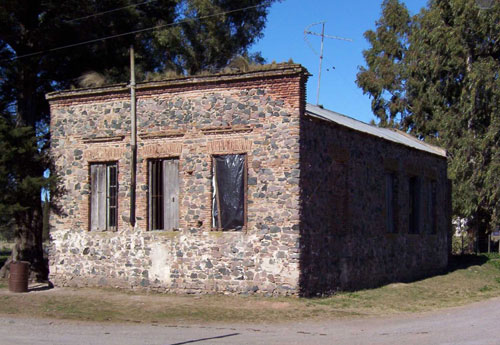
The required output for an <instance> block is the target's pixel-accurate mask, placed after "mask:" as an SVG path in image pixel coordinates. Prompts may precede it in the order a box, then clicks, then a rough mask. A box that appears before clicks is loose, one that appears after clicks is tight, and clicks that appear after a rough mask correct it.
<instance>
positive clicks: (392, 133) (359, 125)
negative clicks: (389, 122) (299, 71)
mask: <svg viewBox="0 0 500 345" xmlns="http://www.w3.org/2000/svg"><path fill="white" fill-rule="evenodd" d="M306 115H309V116H312V117H316V118H319V119H322V120H327V121H331V122H335V123H336V124H339V125H341V126H344V127H347V128H350V129H352V130H355V131H358V132H362V133H366V134H370V135H373V136H376V137H379V138H382V139H385V140H389V141H392V142H395V143H398V144H402V145H405V146H408V147H412V148H414V149H417V150H421V151H425V152H429V153H432V154H435V155H438V156H442V157H446V150H444V149H442V148H440V147H437V146H434V145H430V144H427V143H425V142H423V141H421V140H418V139H417V138H415V137H413V136H411V135H409V134H407V133H404V132H401V131H398V130H396V129H389V128H380V127H376V126H372V125H369V124H367V123H364V122H361V121H358V120H355V119H353V118H351V117H349V116H345V115H342V114H339V113H336V112H334V111H331V110H328V109H324V108H321V107H318V106H316V105H312V104H307V105H306Z"/></svg>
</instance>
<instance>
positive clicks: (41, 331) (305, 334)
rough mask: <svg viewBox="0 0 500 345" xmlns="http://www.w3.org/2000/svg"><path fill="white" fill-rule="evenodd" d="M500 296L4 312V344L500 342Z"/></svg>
mask: <svg viewBox="0 0 500 345" xmlns="http://www.w3.org/2000/svg"><path fill="white" fill-rule="evenodd" d="M499 328H500V298H495V299H491V300H488V301H483V302H480V303H475V304H471V305H467V306H463V307H458V308H451V309H445V310H440V311H437V312H430V313H421V314H408V315H398V316H392V317H384V318H359V319H337V320H332V321H321V322H314V323H313V322H300V323H286V324H251V325H250V324H248V325H243V324H217V325H182V324H172V325H160V324H157V325H155V324H110V323H89V322H75V321H61V320H49V319H27V318H14V317H0V344H1V345H39V344H50V345H181V344H200V345H202V344H203V345H205V344H286V345H292V344H329V345H331V344H346V345H356V344H363V345H364V344H370V345H378V344H384V345H391V344H397V345H401V344H402V345H412V344H418V345H425V344H429V345H430V344H432V345H438V344H439V345H444V344H450V345H451V344H453V345H473V344H477V345H493V344H495V345H500V331H499Z"/></svg>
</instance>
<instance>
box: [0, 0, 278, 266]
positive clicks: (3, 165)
mask: <svg viewBox="0 0 500 345" xmlns="http://www.w3.org/2000/svg"><path fill="white" fill-rule="evenodd" d="M273 1H274V0H271V1H269V0H156V1H146V2H136V1H131V0H106V1H94V0H66V1H56V0H46V1H39V0H35V1H29V2H27V1H21V2H19V1H17V0H3V1H1V2H0V112H1V114H2V115H1V116H2V119H1V122H0V150H1V152H2V155H0V228H2V229H3V233H4V234H12V232H15V233H16V234H17V240H18V244H21V243H22V246H21V247H19V248H17V249H16V251H15V253H19V255H20V256H21V257H22V258H23V259H25V260H29V261H31V262H32V267H40V268H41V267H42V265H43V262H44V261H43V257H42V256H43V255H42V254H43V253H42V246H41V241H42V238H46V237H47V234H48V224H47V222H46V219H47V217H46V215H47V207H45V208H44V209H43V210H42V201H41V197H40V193H41V190H42V188H46V189H49V190H50V191H51V193H50V196H51V198H54V197H55V196H56V194H57V193H55V188H54V186H55V177H51V178H48V179H47V178H45V177H44V175H43V174H44V172H45V171H46V170H47V169H48V168H49V167H50V162H49V161H48V160H47V159H46V158H47V157H46V155H45V154H46V151H47V149H48V144H49V142H50V138H49V133H48V132H49V131H48V129H47V127H48V123H49V107H48V103H47V101H46V100H45V94H46V93H48V92H51V91H54V90H61V89H68V88H70V87H72V86H74V85H76V84H78V82H79V81H80V82H81V83H82V84H84V85H86V86H87V87H94V86H99V85H102V84H103V83H105V82H108V83H111V82H126V81H128V79H129V75H130V73H129V47H130V46H131V45H133V46H134V48H135V52H136V73H137V79H138V80H141V79H144V77H145V75H146V74H147V73H149V72H160V71H167V70H170V71H174V72H176V73H179V74H181V75H184V74H187V73H189V74H195V73H197V72H199V71H202V70H216V69H219V68H221V67H223V66H225V65H227V63H228V62H229V61H230V60H231V59H232V58H233V57H234V56H236V55H245V56H248V48H249V47H250V46H251V45H252V44H253V43H254V42H255V41H256V40H257V39H258V38H259V37H261V35H262V30H263V28H264V25H265V20H266V14H267V9H268V7H269V6H270V5H271V3H272V2H273ZM242 8H245V10H243V11H236V10H239V9H242ZM115 9H119V10H116V11H114V10H115ZM221 13H224V14H222V15H221ZM172 23H179V24H178V25H171V24H172ZM151 28H156V29H155V30H150V29H151ZM132 31H135V32H136V33H135V34H127V35H123V34H124V33H128V32H132ZM104 37H113V38H112V39H106V40H101V39H100V38H104ZM81 42H92V43H90V44H84V45H75V44H77V43H81ZM67 46H71V48H65V49H54V48H59V47H67ZM40 52H44V53H42V54H39V53H40ZM250 58H252V59H253V60H254V61H259V59H260V60H261V59H262V58H261V57H260V55H259V54H255V55H253V56H250ZM91 71H93V72H92V73H91ZM52 206H53V205H52ZM43 214H45V217H44V216H43ZM44 219H45V221H44ZM44 229H45V232H43V231H44ZM0 232H1V231H0ZM4 237H5V236H4ZM16 255H17V254H16ZM35 261H36V262H38V264H33V263H34V262H35ZM37 265H38V266H37ZM0 274H1V272H0Z"/></svg>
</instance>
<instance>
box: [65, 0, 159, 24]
mask: <svg viewBox="0 0 500 345" xmlns="http://www.w3.org/2000/svg"><path fill="white" fill-rule="evenodd" d="M154 1H157V0H147V1H144V2H141V3H139V4H135V5H128V6H123V7H118V8H115V9H113V10H108V11H103V12H97V13H94V14H89V15H88V16H83V17H79V18H74V19H69V20H65V22H66V23H72V22H76V21H79V20H83V19H87V18H92V17H98V16H102V15H103V14H108V13H113V12H117V11H121V10H124V9H126V8H131V7H137V6H141V5H144V4H147V3H150V2H154Z"/></svg>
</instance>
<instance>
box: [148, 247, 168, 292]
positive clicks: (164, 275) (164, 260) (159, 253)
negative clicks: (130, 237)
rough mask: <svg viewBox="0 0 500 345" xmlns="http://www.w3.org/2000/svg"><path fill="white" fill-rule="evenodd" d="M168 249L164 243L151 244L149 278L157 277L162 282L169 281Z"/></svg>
mask: <svg viewBox="0 0 500 345" xmlns="http://www.w3.org/2000/svg"><path fill="white" fill-rule="evenodd" d="M169 256H170V255H169V250H168V248H167V246H166V245H162V244H153V245H152V246H151V269H150V271H149V277H150V279H151V280H155V279H158V280H159V281H161V282H163V283H169V282H170V265H169V262H171V261H172V260H169Z"/></svg>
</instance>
